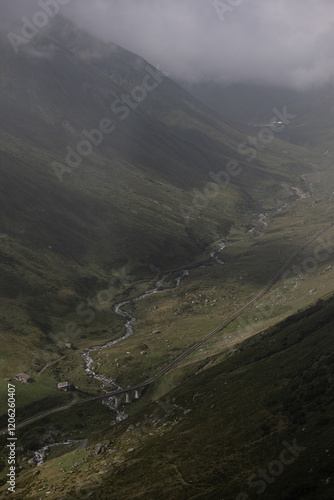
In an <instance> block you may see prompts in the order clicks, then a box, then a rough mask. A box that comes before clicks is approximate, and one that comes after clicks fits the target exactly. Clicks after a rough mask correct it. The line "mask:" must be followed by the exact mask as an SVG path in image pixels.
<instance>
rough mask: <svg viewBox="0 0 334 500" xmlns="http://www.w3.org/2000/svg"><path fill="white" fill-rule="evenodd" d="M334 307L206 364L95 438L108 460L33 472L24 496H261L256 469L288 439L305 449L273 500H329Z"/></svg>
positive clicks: (71, 458)
mask: <svg viewBox="0 0 334 500" xmlns="http://www.w3.org/2000/svg"><path fill="white" fill-rule="evenodd" d="M333 304H334V298H333V297H330V298H328V299H326V300H323V301H318V302H317V303H316V304H314V305H313V306H312V307H309V308H308V309H306V310H303V311H300V312H299V313H298V314H296V315H294V316H291V317H289V318H287V319H286V320H285V321H284V322H281V323H279V324H277V325H276V326H274V327H272V328H270V329H269V330H267V331H264V332H262V333H261V334H259V335H257V336H255V337H253V338H252V339H249V340H247V341H245V342H243V343H241V344H239V345H238V346H237V348H236V349H235V350H234V351H233V352H229V355H228V356H227V357H226V354H225V355H224V354H222V357H223V361H221V360H220V361H219V358H217V359H215V360H214V359H211V360H210V358H208V359H207V362H208V366H207V367H206V368H205V369H203V364H201V365H198V364H197V370H199V371H200V372H199V373H198V374H197V375H195V376H193V377H191V378H190V379H189V380H187V381H186V382H185V383H184V384H182V385H181V386H180V387H179V388H177V389H175V390H173V391H172V392H170V393H169V394H168V395H167V396H165V397H163V398H161V399H160V400H158V401H157V402H155V403H152V404H150V405H148V406H144V407H143V408H142V410H141V411H137V414H136V415H135V416H133V417H130V418H129V419H128V420H127V421H126V422H124V423H123V424H120V425H118V426H117V427H116V428H114V429H108V428H107V429H106V430H104V431H103V432H102V433H99V432H97V433H96V434H95V435H93V436H91V438H90V441H89V444H90V445H91V446H94V444H95V443H96V442H102V443H105V444H106V446H107V452H106V453H105V454H104V455H101V456H100V457H97V456H96V455H95V454H94V453H93V452H92V449H91V448H88V449H87V450H86V451H84V452H77V453H74V454H73V453H69V454H67V455H65V456H62V457H61V458H54V459H52V456H51V458H50V461H48V462H47V463H46V464H45V465H44V466H43V467H42V468H41V474H40V475H39V476H37V477H35V478H34V477H33V475H32V471H31V470H30V469H29V467H28V468H27V466H24V470H23V471H22V473H21V480H20V481H19V488H20V489H19V493H18V494H17V498H37V496H36V495H37V494H36V493H35V494H34V493H33V492H34V491H36V490H37V489H39V488H42V490H41V491H40V492H39V493H38V495H39V496H40V497H41V498H44V495H45V492H46V491H53V492H54V494H53V497H54V498H85V496H86V494H90V498H115V499H116V498H119V499H121V500H122V499H124V500H125V499H127V500H128V499H129V500H130V499H136V498H138V499H139V498H148V499H152V500H154V499H156V498H163V499H164V498H166V499H174V498H175V499H176V498H178V499H179V498H180V499H181V498H184V499H188V498H189V499H190V498H194V499H195V498H196V499H197V498H198V499H204V498H213V499H221V498H228V499H234V498H237V495H239V494H241V493H242V492H244V493H245V497H244V498H254V497H256V496H257V494H256V491H257V490H258V489H259V487H260V486H261V484H260V485H259V484H257V485H254V482H255V481H256V480H258V478H256V477H255V476H257V474H258V472H257V471H258V470H260V469H266V470H267V469H268V466H269V465H270V464H271V462H272V461H275V460H276V461H277V460H279V456H280V452H281V450H282V449H283V447H284V445H283V442H284V441H287V442H289V443H293V441H294V440H296V442H297V444H298V446H301V447H303V448H304V450H303V451H301V452H300V454H299V456H298V457H297V458H296V460H295V461H293V463H292V464H289V465H285V467H284V470H283V471H282V473H281V474H280V475H278V476H276V478H274V477H273V476H272V475H271V476H270V474H269V476H270V477H271V478H273V479H275V481H272V483H271V484H267V486H266V490H265V496H264V498H268V499H276V500H277V499H283V498H284V499H291V500H292V499H295V498H298V499H300V500H308V499H320V498H322V499H324V500H325V499H328V500H329V499H330V498H332V497H333V484H332V482H331V481H330V480H328V478H329V477H330V476H331V473H332V459H331V455H332V453H333V452H334V450H333V436H332V430H331V426H330V422H331V419H332V417H333V411H334V406H333V385H332V384H333V375H334V371H333V366H334V365H333V360H334V353H333V339H332V329H333V319H334V318H333ZM213 360H214V361H215V362H218V364H217V365H216V366H214V367H210V365H209V363H210V361H213ZM200 366H202V368H200ZM194 368H196V365H195V366H194ZM87 410H88V409H87ZM95 411H96V410H95ZM101 411H102V408H101ZM88 413H89V410H88ZM70 418H72V417H70ZM73 418H74V416H73ZM54 425H55V426H56V428H58V429H61V428H62V424H61V423H60V421H57V420H55V422H54ZM22 437H23V436H22ZM132 448H134V449H135V451H134V452H133V453H131V454H130V455H129V453H128V450H129V449H132ZM111 450H113V451H111ZM109 451H110V453H109ZM290 456H291V455H289V457H290ZM75 463H76V464H77V465H76V466H75V467H74V468H73V465H74V464H75ZM276 465H277V462H276ZM61 468H64V469H65V471H60V469H61ZM87 468H88V469H89V471H90V473H89V478H88V477H87V474H86V472H85V470H87ZM70 470H72V471H74V472H73V473H70ZM274 470H275V469H274ZM252 474H255V476H253V480H251V483H253V486H252V485H251V484H250V485H249V484H248V481H249V478H250V476H251V475H252ZM82 481H84V483H85V484H84V485H82ZM61 487H62V488H63V491H62V492H60V491H59V488H61ZM97 488H98V489H97ZM240 498H242V497H240Z"/></svg>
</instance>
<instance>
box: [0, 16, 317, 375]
mask: <svg viewBox="0 0 334 500" xmlns="http://www.w3.org/2000/svg"><path fill="white" fill-rule="evenodd" d="M1 50H2V58H1V63H0V64H1V66H0V68H1V75H2V77H1V83H0V104H1V110H2V113H1V118H0V165H1V167H0V168H1V176H2V183H1V188H0V189H1V200H0V203H1V220H0V231H1V235H2V236H1V241H0V245H1V247H0V266H1V283H0V291H1V297H2V300H1V305H0V308H1V315H2V318H3V322H2V332H1V337H2V338H5V337H6V336H8V335H9V334H10V335H14V336H15V339H16V340H15V341H16V342H17V343H18V348H17V349H16V351H15V352H16V355H15V356H16V360H15V361H14V359H15V356H12V354H11V350H12V349H11V346H9V347H8V350H6V352H4V358H6V359H7V360H8V359H11V363H10V365H8V364H5V363H4V364H2V365H1V366H2V368H0V370H2V374H3V376H6V375H8V367H9V366H11V368H10V371H12V370H13V371H29V370H30V371H33V372H34V373H36V371H38V370H39V369H40V368H41V367H42V366H43V365H44V364H45V363H46V362H47V361H50V360H52V359H54V358H53V356H54V355H58V354H59V350H57V349H58V347H59V345H58V346H57V342H56V344H55V345H53V343H54V342H53V341H52V342H51V339H52V338H53V339H54V338H55V335H56V336H57V331H62V330H63V329H64V325H65V324H66V323H67V322H68V321H69V320H72V319H73V317H74V318H75V319H76V320H77V319H78V318H77V315H76V313H75V309H76V307H77V305H78V304H80V303H81V302H82V301H85V302H86V301H87V300H88V299H89V297H92V296H95V295H96V294H97V293H98V292H99V291H101V290H104V289H106V288H108V284H109V283H110V280H111V279H113V280H114V276H115V275H119V273H122V272H123V271H124V270H125V271H124V272H126V273H127V274H128V275H131V276H135V277H136V279H138V278H139V279H141V278H145V279H148V280H151V279H153V277H154V276H155V275H156V272H157V271H156V269H157V268H159V269H160V270H163V269H168V268H169V269H170V268H174V269H176V268H180V267H183V266H184V265H188V264H189V263H191V262H192V261H193V260H194V259H195V258H196V257H197V256H199V255H201V254H202V253H203V252H204V251H205V250H206V249H209V246H210V244H212V243H213V242H214V241H216V240H217V239H218V238H223V237H225V236H226V235H227V234H228V233H229V232H230V231H231V228H233V227H239V226H240V225H246V224H247V222H248V220H249V214H250V213H252V214H256V213H261V211H262V210H263V209H264V207H268V206H272V205H273V206H276V205H277V202H276V195H277V196H278V197H280V196H281V194H282V189H281V186H280V183H282V182H288V183H293V184H295V185H297V186H298V185H299V186H302V185H303V181H302V180H301V178H300V175H301V174H302V173H305V172H306V171H308V170H310V169H311V168H312V167H310V166H305V165H304V164H303V158H304V157H305V155H306V154H308V153H307V151H305V150H303V149H302V148H293V147H292V146H291V147H290V146H288V145H285V144H284V145H283V143H280V141H279V140H278V139H276V140H275V141H274V142H273V144H272V145H270V148H266V149H265V151H263V152H262V153H261V155H258V157H257V158H256V160H255V161H252V162H248V161H246V158H245V157H244V156H240V155H238V154H237V153H236V152H237V149H238V146H239V144H240V143H241V142H242V141H243V140H244V136H243V135H242V134H241V132H239V131H236V130H235V129H234V128H232V125H231V124H230V123H225V122H223V121H221V120H220V119H219V118H218V117H217V116H216V115H212V114H211V113H210V112H209V111H208V109H207V108H205V107H204V106H203V105H202V104H200V103H199V102H198V101H196V100H194V99H193V98H191V97H190V96H189V95H188V94H187V93H186V92H185V91H183V90H182V89H181V88H180V87H178V86H177V85H176V84H175V83H174V82H172V81H171V80H169V79H168V78H166V77H165V76H164V75H163V74H161V73H159V72H157V70H155V68H153V67H152V66H149V65H148V64H147V63H146V62H145V61H144V60H143V59H141V58H140V57H139V56H136V55H134V54H131V53H129V52H127V51H125V50H124V49H121V48H120V47H117V46H114V45H105V44H103V43H102V42H100V41H99V40H96V39H94V38H92V37H91V36H89V35H87V34H86V33H84V32H81V31H80V30H78V29H77V28H76V27H75V26H74V25H73V24H71V23H70V22H69V21H66V20H65V19H63V18H62V17H57V18H55V19H53V20H52V23H50V29H48V31H47V32H46V33H44V32H40V33H39V34H38V35H37V36H36V37H35V38H34V39H33V40H31V41H30V43H29V44H28V45H27V46H25V47H23V50H21V51H20V52H19V54H17V55H15V54H14V52H13V50H12V48H11V46H10V44H9V43H8V40H7V39H2V40H1ZM152 75H153V76H152ZM144 82H146V85H148V89H150V90H147V91H146V90H145V89H144V90H143V88H144V87H143V85H144ZM152 87H154V89H153V88H152ZM151 88H152V89H151ZM138 89H139V90H138ZM140 89H141V90H140ZM133 92H134V94H133V95H134V96H136V95H137V94H138V95H139V94H140V96H139V97H140V98H141V99H142V102H138V103H136V102H135V99H134V97H132V98H131V99H130V104H129V105H127V107H124V106H121V105H120V102H119V100H122V99H125V100H127V99H128V97H127V96H129V95H130V94H131V93H133ZM136 92H137V94H136ZM145 92H146V94H145ZM124 96H125V97H124ZM123 104H124V103H123ZM132 108H133V109H132ZM110 120H112V122H113V123H111V121H110ZM101 127H102V129H103V131H104V132H102V131H101ZM99 129H100V130H99ZM82 141H86V142H84V143H83V142H82ZM87 141H88V142H87ZM283 147H284V148H286V149H287V151H288V153H289V154H288V156H282V154H281V151H282V148H283ZM90 150H91V152H90ZM87 152H89V153H90V154H87ZM80 155H81V157H80ZM236 156H237V161H238V165H237V164H235V163H233V164H232V167H228V165H229V162H230V161H236ZM316 158H317V157H315V158H313V157H312V159H314V161H316ZM66 159H67V160H68V161H67V162H66ZM228 168H230V169H231V168H232V172H233V174H231V170H230V174H231V175H230V174H228V175H227V173H226V172H227V170H226V169H228ZM239 170H240V171H242V175H237V172H239ZM210 174H211V176H210ZM216 174H217V175H220V177H219V179H221V178H222V179H227V180H228V181H229V182H225V183H224V182H221V184H222V185H223V187H222V188H221V189H219V185H218V183H217V177H212V176H215V175H216ZM234 174H235V175H234ZM221 176H222V177H221ZM214 180H215V182H216V183H215V184H214ZM210 182H211V183H212V184H211V191H210V187H209V188H207V185H208V183H210ZM212 185H213V187H212ZM205 189H207V191H205ZM194 190H195V191H194ZM196 190H198V191H196ZM212 190H213V191H212ZM205 192H209V193H211V195H206V197H204V201H203V193H205ZM212 192H213V194H214V197H212ZM185 215H186V216H187V217H186V218H185ZM206 251H208V250H206ZM123 288H124V287H123V286H121V285H120V284H119V285H118V286H117V287H116V289H117V291H118V292H119V293H120V292H122V291H123ZM64 318H67V319H66V320H64ZM85 319H87V318H85ZM80 321H81V322H83V319H81V320H80ZM118 324H119V318H116V317H115V316H114V315H112V312H111V311H109V313H108V314H106V316H105V317H103V318H102V319H101V321H100V323H99V325H98V327H97V326H96V325H95V327H94V329H95V330H94V331H97V330H98V331H99V330H101V325H103V326H104V329H105V328H106V325H108V328H110V326H111V327H112V328H113V327H114V326H117V325H118ZM86 333H88V334H90V333H91V331H90V330H89V329H88V331H87V332H86ZM50 334H52V336H50ZM66 335H67V337H68V334H66ZM50 342H51V343H50ZM44 347H47V348H48V349H49V352H48V351H45V350H43V348H44ZM32 351H34V355H33V356H31V352H32ZM31 359H33V360H34V361H33V363H32V362H31ZM29 360H30V361H29Z"/></svg>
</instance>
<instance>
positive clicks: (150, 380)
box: [0, 223, 334, 434]
mask: <svg viewBox="0 0 334 500" xmlns="http://www.w3.org/2000/svg"><path fill="white" fill-rule="evenodd" d="M333 225H334V223H332V224H329V225H328V226H326V227H324V228H323V229H321V230H320V231H318V232H317V233H316V234H315V235H313V236H312V237H311V238H310V239H309V240H307V241H306V242H305V243H304V244H303V245H301V246H300V247H299V248H298V249H297V250H296V251H295V252H294V253H293V254H292V255H291V257H289V259H288V260H287V261H286V262H285V264H284V265H283V266H282V267H281V269H280V270H279V271H278V272H277V273H276V274H275V276H274V277H273V278H272V279H271V280H270V281H269V283H268V284H267V285H266V286H265V287H264V288H263V290H261V292H260V293H258V295H256V297H254V298H253V299H252V300H250V301H249V302H248V303H247V304H246V305H244V306H243V307H241V309H239V310H238V311H237V312H236V313H234V314H233V315H232V316H230V317H229V318H228V319H227V320H225V321H224V322H223V323H221V324H220V325H219V326H217V328H215V329H214V330H212V331H211V332H210V333H208V334H207V335H206V336H205V337H204V338H203V339H202V340H200V341H199V342H196V344H194V345H192V346H191V347H189V349H187V350H186V351H185V352H184V353H183V354H181V356H179V357H178V358H176V359H175V360H174V361H172V362H171V363H170V364H169V365H168V366H166V367H165V368H164V369H163V370H161V371H160V372H158V373H157V374H156V375H154V376H153V377H151V378H150V379H148V380H145V381H144V382H141V383H139V384H137V385H133V386H131V387H128V388H127V389H122V390H115V391H112V392H108V393H105V394H103V395H102V396H93V397H90V398H86V399H82V400H76V399H74V400H73V401H72V402H71V403H69V404H67V405H64V406H60V407H58V408H54V409H52V410H48V411H45V412H43V413H40V414H39V415H35V416H34V417H31V418H29V419H27V420H24V421H23V422H19V423H17V425H16V428H20V427H23V426H25V425H28V424H30V423H32V422H35V421H37V420H40V419H41V418H44V417H46V416H47V415H50V414H52V413H56V412H58V411H63V410H66V409H68V408H70V407H71V406H74V405H78V404H82V403H87V402H89V401H96V400H98V399H104V398H108V397H111V396H118V395H121V394H124V393H126V392H129V391H133V390H136V389H143V388H144V387H147V386H148V385H150V384H152V383H153V382H155V381H156V380H157V379H158V378H160V377H161V376H162V375H164V374H165V373H167V372H168V371H170V370H171V369H172V368H174V367H175V366H176V365H178V364H179V363H180V361H182V360H183V359H184V358H185V357H187V356H188V355H189V354H191V353H192V352H193V351H195V350H196V349H198V347H200V346H201V345H202V344H204V342H206V341H207V340H208V339H209V338H210V337H212V336H213V335H215V334H216V333H217V332H219V331H220V330H222V329H223V328H225V327H226V326H227V325H229V324H230V323H231V322H232V321H234V320H235V319H236V318H237V317H238V316H240V314H242V313H243V312H244V311H246V310H247V309H249V308H250V307H252V305H254V304H255V303H256V302H258V301H259V300H260V299H261V298H262V297H263V295H265V294H266V293H267V292H268V291H269V290H270V288H272V286H273V285H274V284H275V283H276V281H277V280H278V278H279V277H280V276H281V275H282V274H283V273H284V271H285V270H286V268H287V267H288V266H289V265H290V264H291V262H292V261H293V260H294V259H295V258H296V257H297V255H299V254H300V253H301V252H302V251H303V250H304V249H305V248H306V247H308V246H309V245H311V243H313V241H314V240H316V239H317V238H318V237H319V236H320V235H321V234H323V233H324V232H325V231H327V230H328V229H329V228H330V227H333ZM6 432H7V429H2V430H1V431H0V434H5V433H6Z"/></svg>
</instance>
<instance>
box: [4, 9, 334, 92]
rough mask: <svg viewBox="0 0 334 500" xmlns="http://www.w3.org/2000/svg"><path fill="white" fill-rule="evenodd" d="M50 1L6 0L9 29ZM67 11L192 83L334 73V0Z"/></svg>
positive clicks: (300, 79)
mask: <svg viewBox="0 0 334 500" xmlns="http://www.w3.org/2000/svg"><path fill="white" fill-rule="evenodd" d="M47 1H49V2H54V1H57V0H39V2H38V1H37V0H36V1H33V0H29V1H23V0H16V1H15V0H14V1H12V2H7V1H5V2H4V3H2V4H1V7H0V10H1V26H2V29H3V26H4V25H6V20H7V21H8V19H9V18H10V19H11V20H13V19H15V20H16V22H18V21H19V20H20V18H21V17H22V16H23V15H29V11H30V12H31V10H33V9H35V11H36V10H38V9H40V8H41V7H40V2H45V3H46V2H47ZM65 3H66V2H65ZM60 11H61V13H62V14H63V15H65V16H67V17H69V18H70V19H72V20H73V21H74V22H75V23H76V24H77V25H78V26H80V27H81V28H84V29H86V30H88V31H89V32H90V33H92V34H94V35H95V36H97V37H100V38H102V39H104V40H105V41H111V42H114V43H117V44H118V45H121V46H122V47H124V48H126V49H128V50H131V51H132V52H135V53H136V54H139V55H140V56H142V57H144V58H145V59H147V60H148V61H149V62H150V63H152V64H154V65H155V66H157V65H159V67H160V68H161V69H162V70H163V71H164V72H168V73H170V76H171V77H172V78H175V79H178V80H184V81H186V82H188V83H203V82H214V83H227V84H232V83H251V84H261V85H267V84H268V85H275V86H284V87H288V88H294V89H303V90H304V89H309V88H312V87H316V86H319V85H325V84H327V83H330V82H332V81H333V77H334V43H333V42H334V2H332V0H293V1H292V0H222V1H212V0H113V1H110V0H68V3H67V5H63V6H61V7H60Z"/></svg>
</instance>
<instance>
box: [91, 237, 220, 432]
mask: <svg viewBox="0 0 334 500" xmlns="http://www.w3.org/2000/svg"><path fill="white" fill-rule="evenodd" d="M224 248H225V243H220V244H219V245H218V251H217V252H211V253H210V257H212V258H213V259H215V260H216V262H217V265H223V264H224V262H223V261H222V260H221V259H220V258H219V257H218V256H217V254H218V253H219V252H221V251H222V250H224ZM205 267H207V266H203V265H202V266H199V267H198V268H194V269H193V270H195V269H199V268H205ZM173 275H174V276H175V275H176V277H175V278H174V279H175V286H171V287H169V288H163V290H172V289H174V288H175V287H178V286H180V284H181V281H182V279H183V278H185V277H187V276H189V270H188V269H182V270H181V271H179V272H171V273H168V274H164V275H163V276H162V277H161V278H159V279H158V280H157V281H156V282H155V285H154V288H152V289H151V290H148V291H147V292H145V293H143V294H141V295H139V296H138V297H135V298H133V299H129V300H125V301H123V302H119V303H118V304H115V306H114V311H115V313H116V314H117V315H118V316H121V317H122V318H124V319H125V320H126V321H125V323H124V327H125V334H124V335H122V336H121V337H119V338H117V339H114V340H111V341H110V342H107V343H106V344H103V345H100V346H93V347H90V348H88V349H86V350H85V351H83V352H82V354H81V355H82V357H83V360H84V371H85V373H86V374H87V375H88V376H90V377H93V378H95V379H96V380H98V381H99V382H101V385H100V388H101V389H103V390H105V389H104V388H105V387H108V388H110V387H112V386H114V387H116V388H117V389H122V387H121V386H120V385H119V384H117V383H116V382H115V381H114V380H113V379H111V378H110V379H108V378H106V377H104V376H103V375H98V374H97V373H96V372H95V371H94V360H93V358H92V357H91V353H92V352H94V351H102V350H103V349H107V348H109V347H112V346H113V345H115V344H118V343H119V342H122V341H123V340H126V339H127V338H129V337H130V336H131V335H133V333H134V332H133V326H134V324H135V323H136V318H135V317H134V316H132V315H131V314H130V313H129V312H127V311H125V310H124V309H123V308H124V306H126V305H127V304H131V303H134V302H138V301H139V300H142V299H145V298H146V297H148V296H149V295H153V294H155V293H157V292H159V291H161V289H162V287H163V285H164V282H165V281H166V280H167V279H168V278H171V277H172V276H173ZM109 391H110V389H108V390H105V392H109ZM106 405H107V406H108V407H109V408H110V409H112V410H113V411H115V412H116V414H117V416H116V421H121V420H124V418H127V415H126V414H124V413H123V412H122V411H120V410H117V409H115V408H114V406H113V398H110V400H109V401H108V402H106ZM115 423H116V422H115Z"/></svg>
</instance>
